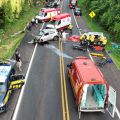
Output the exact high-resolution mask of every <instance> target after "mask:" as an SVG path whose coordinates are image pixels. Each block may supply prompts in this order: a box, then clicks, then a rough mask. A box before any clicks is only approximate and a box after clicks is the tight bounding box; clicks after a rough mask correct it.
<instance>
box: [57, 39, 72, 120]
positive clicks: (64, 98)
mask: <svg viewBox="0 0 120 120" xmlns="http://www.w3.org/2000/svg"><path fill="white" fill-rule="evenodd" d="M59 49H60V50H61V52H63V44H62V41H61V39H60V38H59ZM59 59H60V80H61V95H62V110H63V120H70V114H69V108H68V98H67V90H66V79H65V71H64V70H65V69H64V57H63V56H60V57H59Z"/></svg>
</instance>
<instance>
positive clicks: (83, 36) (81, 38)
mask: <svg viewBox="0 0 120 120" xmlns="http://www.w3.org/2000/svg"><path fill="white" fill-rule="evenodd" d="M84 39H85V35H84V34H82V35H81V36H80V45H83V42H84Z"/></svg>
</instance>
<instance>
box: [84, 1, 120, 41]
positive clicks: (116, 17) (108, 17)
mask: <svg viewBox="0 0 120 120" xmlns="http://www.w3.org/2000/svg"><path fill="white" fill-rule="evenodd" d="M84 4H85V7H86V9H87V11H89V12H90V11H94V12H95V13H96V16H95V18H94V19H95V20H96V21H97V22H99V24H100V25H101V26H102V27H103V28H104V29H105V30H106V31H108V33H110V34H111V35H112V36H114V37H113V41H115V42H119V43H120V0H85V2H84Z"/></svg>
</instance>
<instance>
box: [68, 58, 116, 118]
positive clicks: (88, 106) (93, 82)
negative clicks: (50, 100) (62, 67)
mask: <svg viewBox="0 0 120 120" xmlns="http://www.w3.org/2000/svg"><path fill="white" fill-rule="evenodd" d="M67 67H68V78H69V79H70V83H71V86H72V88H73V93H74V96H75V100H76V106H77V109H78V113H79V118H80V117H81V112H105V110H108V112H109V113H110V115H111V116H112V117H114V113H115V108H116V91H115V90H114V89H113V88H112V87H111V86H109V85H108V83H107V81H106V80H105V78H104V76H103V74H102V73H101V71H100V70H99V68H98V67H97V66H96V65H95V64H94V62H93V61H92V60H91V59H89V58H87V57H84V56H83V57H77V58H76V59H75V60H73V61H72V62H71V63H70V64H68V65H67Z"/></svg>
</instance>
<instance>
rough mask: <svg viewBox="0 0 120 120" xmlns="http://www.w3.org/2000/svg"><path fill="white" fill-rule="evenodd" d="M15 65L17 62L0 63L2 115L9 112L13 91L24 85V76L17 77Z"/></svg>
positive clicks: (0, 108) (0, 110)
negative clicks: (9, 102)
mask: <svg viewBox="0 0 120 120" xmlns="http://www.w3.org/2000/svg"><path fill="white" fill-rule="evenodd" d="M15 64H16V61H15V60H10V61H4V62H3V61H0V113H2V112H4V111H6V110H7V105H8V101H9V98H10V95H11V93H12V91H13V90H15V89H20V88H21V87H22V86H23V85H24V76H23V75H15Z"/></svg>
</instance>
